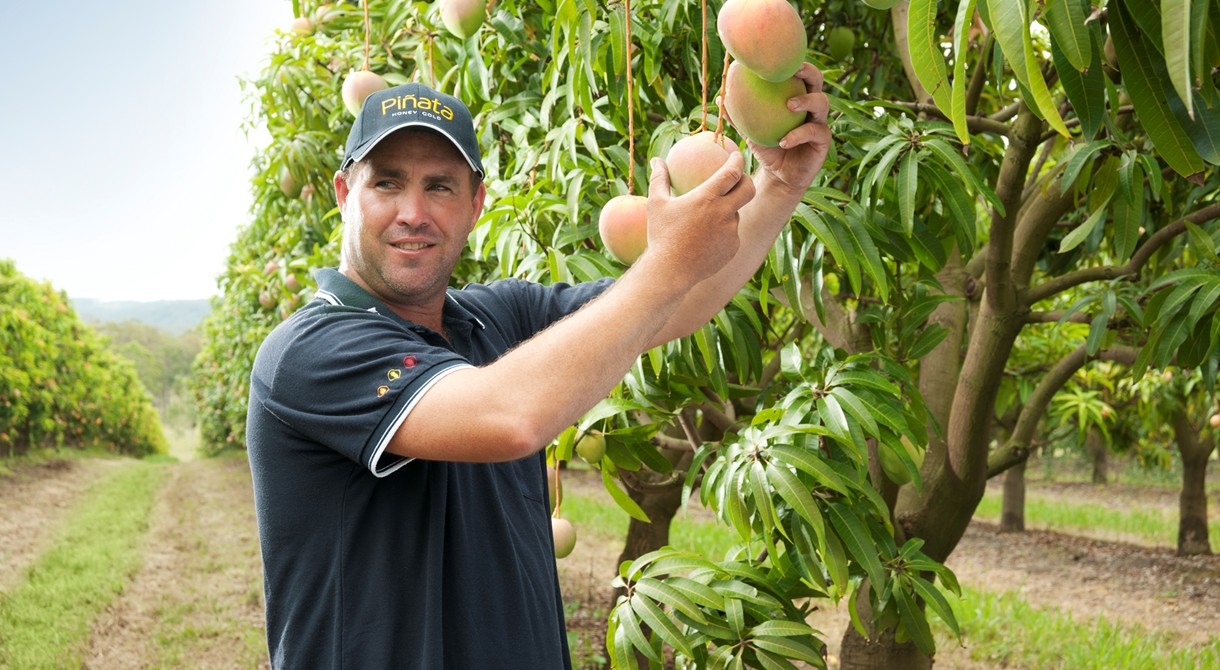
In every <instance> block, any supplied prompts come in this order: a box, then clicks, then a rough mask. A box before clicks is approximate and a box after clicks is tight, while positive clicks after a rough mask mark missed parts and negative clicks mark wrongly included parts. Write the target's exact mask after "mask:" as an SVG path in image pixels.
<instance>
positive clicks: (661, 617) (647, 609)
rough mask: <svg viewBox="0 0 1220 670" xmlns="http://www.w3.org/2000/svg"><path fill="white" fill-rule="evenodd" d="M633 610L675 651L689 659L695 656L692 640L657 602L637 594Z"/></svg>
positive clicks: (632, 603) (632, 604)
mask: <svg viewBox="0 0 1220 670" xmlns="http://www.w3.org/2000/svg"><path fill="white" fill-rule="evenodd" d="M631 609H633V610H635V613H636V614H638V615H639V617H640V619H641V620H642V621H643V622H644V623H646V624H648V626H649V627H650V628H652V630H653V632H654V633H656V634H657V635H659V636H660V637H661V639H662V640H664V641H665V642H668V643H669V644H670V645H671V646H672V647H673V648H674V649H677V650H679V651H681V652H682V653H683V654H685V655H686V656H687V657H691V656H694V655H695V650H694V649H692V648H691V646H690V640H688V639H687V637H686V635H684V634H683V633H682V631H681V629H679V628H678V625H677V624H675V623H674V621H673V619H670V618H669V616H668V615H667V614H665V612H664V611H662V610H661V608H660V607H659V606H658V605H657V604H656V603H655V602H653V601H652V600H650V599H648V598H645V597H643V596H642V595H640V594H638V593H637V594H636V595H633V596H632V597H631ZM650 658H651V657H650Z"/></svg>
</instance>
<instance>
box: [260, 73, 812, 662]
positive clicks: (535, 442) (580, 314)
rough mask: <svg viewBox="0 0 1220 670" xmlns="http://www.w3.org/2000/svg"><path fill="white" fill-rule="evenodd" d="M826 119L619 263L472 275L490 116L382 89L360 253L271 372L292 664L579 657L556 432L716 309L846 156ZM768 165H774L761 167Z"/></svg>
mask: <svg viewBox="0 0 1220 670" xmlns="http://www.w3.org/2000/svg"><path fill="white" fill-rule="evenodd" d="M799 76H800V77H801V78H802V79H803V80H804V81H805V82H806V84H807V88H808V93H807V94H806V95H803V96H799V97H797V98H794V99H793V100H792V101H791V102H790V106H791V107H792V109H794V110H797V111H803V112H806V113H807V114H808V115H809V121H808V122H807V123H806V124H804V125H803V126H801V127H799V128H797V129H795V130H793V131H792V132H791V133H790V134H789V135H788V136H787V137H786V138H785V142H784V143H783V145H782V146H781V147H778V148H764V147H753V150H754V152H755V154H756V156H757V157H758V158H759V160H760V164H761V165H762V166H763V168H762V169H761V170H760V171H759V174H758V175H757V176H756V177H755V178H754V179H752V178H751V177H749V176H747V175H745V174H744V172H743V170H744V163H743V160H742V158H741V157H740V156H735V157H734V158H731V159H730V160H729V161H728V162H727V163H726V165H725V166H724V167H723V168H721V169H720V170H719V171H718V172H717V173H716V174H714V175H713V176H712V177H711V178H710V179H709V180H708V181H707V182H705V183H704V184H703V185H702V186H700V187H699V188H697V189H695V190H693V191H691V192H690V193H687V194H686V195H683V196H681V197H676V198H675V197H671V196H670V189H669V178H668V173H667V172H666V169H665V166H664V163H663V162H661V161H658V160H654V161H653V163H652V166H651V167H652V176H651V183H650V186H649V201H648V218H649V231H648V238H649V239H648V249H647V251H646V252H645V253H644V254H643V255H642V256H641V257H640V258H639V259H638V260H637V261H636V262H635V263H634V264H633V265H632V267H631V268H630V269H628V270H627V271H626V272H625V273H624V274H623V276H622V277H621V278H619V279H618V280H617V281H613V282H611V281H610V280H602V281H600V282H594V283H589V284H582V285H576V286H567V285H555V286H541V285H537V284H533V283H528V282H523V281H518V280H513V279H507V280H501V281H498V282H493V283H491V284H488V285H477V286H469V287H465V288H463V289H462V290H453V289H450V288H448V285H449V281H450V276H451V273H452V272H453V268H454V267H455V265H456V263H457V261H458V259H459V257H460V255H461V253H462V250H463V248H464V245H465V244H466V239H467V236H468V235H469V233H470V232H471V231H472V229H473V227H474V225H475V222H476V221H477V220H478V218H479V215H480V213H481V212H482V208H483V200H484V197H485V195H486V190H485V187H484V185H483V181H482V180H483V176H484V174H483V166H482V163H481V159H480V155H479V148H478V144H477V142H476V139H475V133H474V128H473V124H472V120H471V117H470V113H469V111H468V110H467V108H466V107H465V105H463V104H462V103H461V102H460V101H458V100H457V99H456V98H453V97H451V96H448V95H445V94H442V93H438V92H436V91H434V90H432V89H429V88H427V87H425V86H422V85H420V84H408V85H405V86H399V87H395V88H391V89H387V90H384V91H379V92H377V93H374V94H373V95H372V96H370V97H369V98H368V100H366V102H365V104H364V107H363V110H362V111H361V113H360V115H359V117H358V118H357V120H356V121H355V124H354V125H353V128H352V131H351V135H350V136H349V138H348V142H347V155H346V156H345V158H344V161H343V164H342V167H341V169H340V170H339V172H338V173H337V174H336V175H335V178H334V186H335V193H336V196H337V199H338V204H339V208H340V211H341V213H342V216H343V222H344V229H343V235H344V237H343V245H342V251H341V260H340V265H339V268H338V269H337V270H333V269H324V270H320V271H319V272H318V273H317V280H318V293H317V297H316V298H315V299H314V300H313V301H312V302H310V303H309V304H307V305H306V306H304V307H303V308H302V309H301V310H299V311H298V312H297V313H296V314H294V315H293V316H292V317H291V318H289V319H288V320H286V321H285V322H284V323H282V324H281V325H280V326H279V327H277V328H276V329H275V331H274V332H272V333H271V335H270V336H269V337H268V338H267V339H266V341H265V342H264V343H263V345H262V347H261V348H260V350H259V352H258V356H257V359H256V361H255V364H254V368H253V371H252V374H251V380H250V381H251V383H250V409H249V416H248V425H247V445H248V448H249V457H250V463H251V470H252V473H253V477H254V492H255V500H256V504H257V513H258V523H259V535H260V541H261V545H262V553H263V563H264V577H265V590H266V599H267V637H268V646H269V650H270V653H271V660H272V664H273V665H274V667H276V668H305V667H307V668H358V669H360V670H367V669H370V668H391V667H392V668H428V669H432V668H436V669H440V668H446V669H452V668H479V669H482V668H498V669H502V668H522V669H528V670H547V669H551V668H568V667H569V663H570V661H569V653H568V649H567V642H566V635H565V630H564V619H563V606H562V600H561V598H560V593H559V584H558V578H557V574H556V569H555V563H554V560H555V559H554V555H553V547H552V540H551V531H550V521H549V507H548V503H547V490H546V475H545V461H544V456H543V450H544V448H545V447H546V445H547V444H549V443H550V442H551V441H552V440H553V439H554V438H555V436H556V435H558V434H559V433H560V432H561V431H562V430H563V429H564V428H565V427H566V426H568V425H570V424H572V423H573V422H575V421H577V420H578V419H579V418H580V417H581V416H582V415H583V414H584V413H585V412H586V411H587V410H588V409H590V408H591V407H592V406H593V405H594V404H595V403H597V402H598V401H599V400H600V399H601V398H603V397H605V396H606V395H607V394H608V393H609V392H610V391H611V390H612V389H613V388H614V386H615V385H616V384H617V383H618V382H620V381H621V379H622V377H623V376H624V375H625V374H626V372H627V371H628V369H629V368H630V367H631V365H632V364H633V362H634V361H635V360H636V359H637V357H638V356H639V355H640V354H641V353H642V352H644V351H647V350H648V349H649V348H651V347H654V346H657V345H659V344H662V343H664V342H666V341H668V340H670V339H673V338H675V337H680V336H683V335H686V334H689V333H691V332H693V331H694V330H695V329H697V328H698V327H699V326H700V325H702V324H703V323H705V322H706V321H707V320H708V319H710V318H711V317H713V316H714V315H715V313H716V312H717V311H719V310H720V309H721V308H722V307H723V306H724V305H725V304H726V303H727V302H728V301H729V300H730V299H731V297H732V296H733V295H734V294H735V293H736V292H737V291H738V290H739V289H740V288H741V286H742V285H743V284H744V283H745V282H746V281H747V280H748V279H749V278H750V277H751V275H752V274H753V273H754V271H755V270H756V269H757V268H758V266H759V265H760V264H761V262H762V261H763V259H764V258H765V257H766V254H767V251H768V249H769V248H770V246H771V244H772V242H773V241H774V240H775V237H776V235H778V233H779V231H780V230H781V229H782V227H783V226H784V225H785V224H786V222H787V221H788V219H789V217H790V216H791V214H792V211H793V209H794V208H795V206H796V205H797V203H798V202H799V201H800V198H801V196H802V194H803V193H804V192H805V190H806V188H807V187H808V186H809V184H810V183H811V182H812V180H813V178H814V176H815V175H816V173H817V171H818V170H819V169H820V168H821V165H822V162H823V161H824V160H825V157H826V152H827V148H828V146H829V142H830V133H829V130H828V128H827V126H826V114H827V111H828V104H827V100H826V97H825V95H823V94H822V93H821V86H822V77H821V73H820V72H818V71H817V69H816V68H814V67H813V66H811V65H805V66H803V67H802V69H801V71H800V73H799ZM755 180H757V183H756V181H755Z"/></svg>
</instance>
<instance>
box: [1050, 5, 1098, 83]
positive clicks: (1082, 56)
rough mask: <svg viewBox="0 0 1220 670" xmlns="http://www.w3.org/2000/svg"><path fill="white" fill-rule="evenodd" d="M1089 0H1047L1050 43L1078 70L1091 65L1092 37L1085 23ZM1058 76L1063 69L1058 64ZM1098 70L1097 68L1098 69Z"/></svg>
mask: <svg viewBox="0 0 1220 670" xmlns="http://www.w3.org/2000/svg"><path fill="white" fill-rule="evenodd" d="M1088 6H1089V2H1088V0H1083V1H1082V0H1047V1H1046V13H1045V15H1044V16H1045V17H1046V27H1047V30H1049V31H1050V33H1051V47H1052V48H1055V49H1058V50H1059V51H1061V52H1062V53H1063V55H1064V56H1065V57H1066V58H1067V61H1068V62H1069V63H1071V65H1072V67H1073V68H1075V69H1076V70H1077V71H1084V70H1085V69H1088V68H1090V67H1092V66H1093V65H1094V60H1093V55H1094V54H1093V49H1092V39H1091V38H1090V37H1089V29H1088V27H1086V26H1085V23H1084V20H1085V17H1086V12H1085V8H1086V7H1088ZM1057 69H1058V70H1059V74H1060V76H1062V75H1063V69H1062V68H1057ZM1098 74H1100V71H1099V72H1098Z"/></svg>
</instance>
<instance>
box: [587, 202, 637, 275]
mask: <svg viewBox="0 0 1220 670" xmlns="http://www.w3.org/2000/svg"><path fill="white" fill-rule="evenodd" d="M597 232H598V234H600V235H601V238H602V245H603V246H605V247H606V251H609V252H610V255H612V256H614V257H615V258H616V259H617V260H618V261H619V262H620V263H623V264H624V265H631V264H632V263H634V262H635V259H637V258H639V257H640V254H642V253H644V248H645V247H647V246H648V198H645V197H644V196H642V195H616V196H614V197H613V198H610V200H609V202H607V203H606V206H605V207H602V211H601V214H600V215H598V217H597Z"/></svg>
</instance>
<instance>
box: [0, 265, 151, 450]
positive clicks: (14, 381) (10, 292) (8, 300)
mask: <svg viewBox="0 0 1220 670" xmlns="http://www.w3.org/2000/svg"><path fill="white" fill-rule="evenodd" d="M60 447H69V448H82V449H103V450H106V451H111V452H114V453H120V454H128V455H132V456H145V455H149V454H156V453H165V452H166V451H167V450H168V448H169V447H168V444H167V442H166V440H165V435H164V434H163V433H162V431H161V423H160V420H159V418H158V416H157V410H156V409H155V408H154V407H153V404H152V399H151V398H150V397H149V395H148V391H147V390H145V388H144V385H143V384H142V383H141V382H140V379H139V377H138V376H137V374H136V371H135V367H134V366H133V365H132V363H131V362H130V361H128V360H127V359H125V358H122V357H121V356H119V355H118V354H116V353H114V352H112V351H111V350H110V349H109V348H107V346H106V344H105V342H104V341H103V339H102V338H101V336H99V335H98V334H97V332H96V331H94V330H93V329H92V328H90V327H88V326H86V325H85V324H84V323H82V322H81V320H80V318H78V317H77V315H76V313H75V312H73V311H72V308H71V306H70V303H69V302H68V298H67V296H65V295H64V294H63V293H61V292H58V291H56V290H54V289H53V288H52V287H51V285H50V284H48V283H46V282H36V281H34V280H32V279H30V278H28V277H26V276H24V275H22V274H21V273H20V272H18V271H17V266H16V265H15V264H14V263H13V262H12V261H9V260H4V259H0V455H3V456H17V455H21V454H25V453H28V452H30V451H31V450H38V449H54V448H60Z"/></svg>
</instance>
